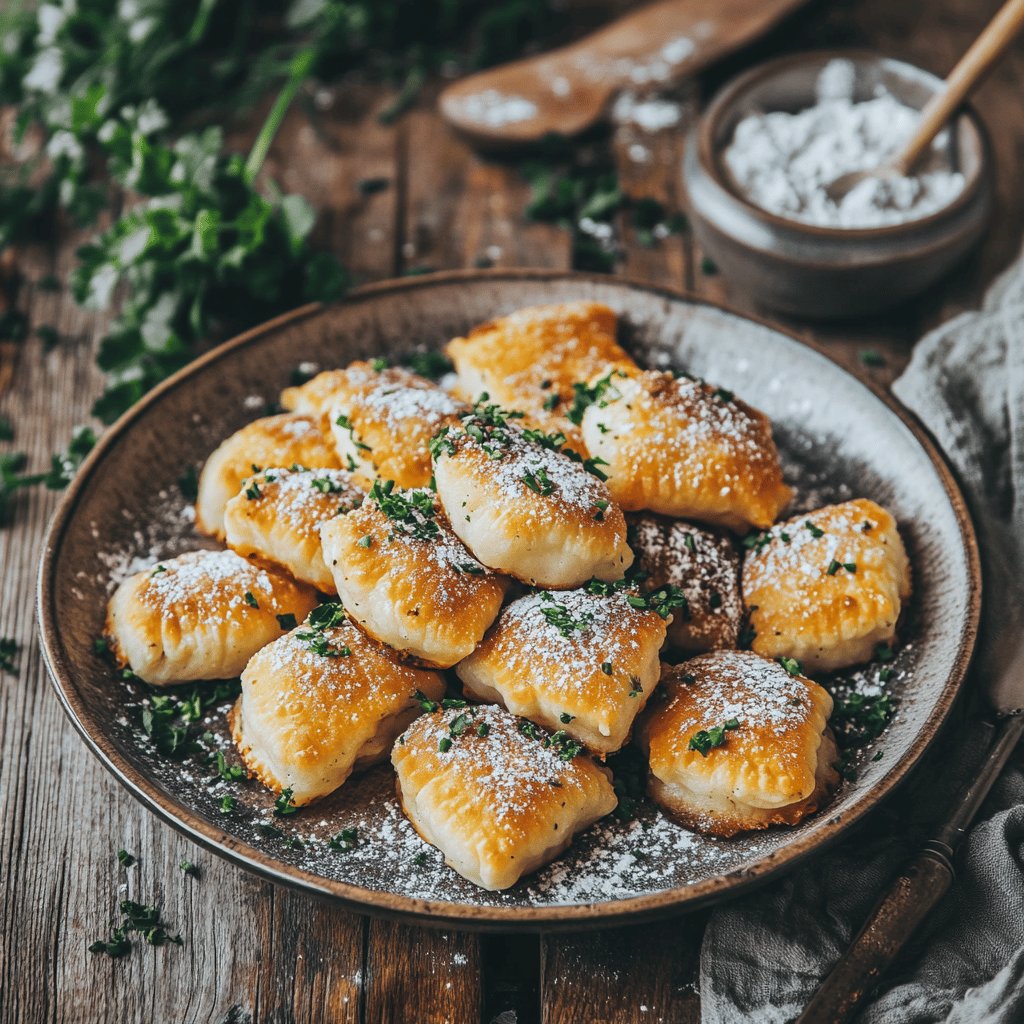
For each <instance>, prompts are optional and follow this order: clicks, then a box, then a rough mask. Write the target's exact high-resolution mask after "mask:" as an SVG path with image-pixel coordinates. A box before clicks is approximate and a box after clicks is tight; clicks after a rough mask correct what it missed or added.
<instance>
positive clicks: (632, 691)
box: [629, 676, 644, 697]
mask: <svg viewBox="0 0 1024 1024" xmlns="http://www.w3.org/2000/svg"><path fill="white" fill-rule="evenodd" d="M643 692H644V688H643V687H642V686H641V685H640V677H639V676H630V677H629V695H630V697H639V696H640V694H641V693H643Z"/></svg>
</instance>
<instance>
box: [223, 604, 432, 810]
mask: <svg viewBox="0 0 1024 1024" xmlns="http://www.w3.org/2000/svg"><path fill="white" fill-rule="evenodd" d="M324 608H325V606H321V608H320V609H318V610H317V613H316V614H315V615H314V616H313V618H312V620H310V621H307V622H304V623H303V624H302V625H301V626H300V627H299V628H298V629H294V630H292V631H291V632H290V633H288V634H287V635H286V636H283V637H280V638H279V639H278V640H275V641H274V643H272V644H270V645H269V646H267V647H264V648H263V649H262V650H261V651H260V652H259V653H258V654H256V655H255V656H254V657H253V658H252V660H251V661H250V662H249V664H248V665H247V666H246V668H245V671H244V672H243V673H242V694H241V696H240V697H239V698H238V701H237V703H236V704H235V707H234V709H233V710H232V712H231V718H230V723H231V735H232V738H233V739H234V741H235V745H236V746H237V747H238V750H239V753H240V754H241V755H242V761H243V762H244V763H245V766H246V768H248V770H249V772H250V773H251V774H253V775H255V776H256V778H258V779H259V780H260V782H262V783H263V785H264V786H267V787H268V788H269V789H272V790H274V791H275V792H281V791H282V790H286V789H287V790H291V801H292V803H294V804H295V805H296V806H301V805H302V804H308V803H309V802H310V801H312V800H316V799H318V798H319V797H323V796H326V795H327V794H328V793H331V792H333V791H334V790H336V789H337V788H338V787H339V786H340V785H341V784H342V783H343V782H344V781H345V780H346V779H347V778H348V777H349V775H351V774H352V772H353V771H356V770H358V769H361V768H364V767H367V766H369V765H371V764H376V763H377V762H378V761H383V760H386V759H387V756H388V752H389V751H390V750H391V745H392V744H393V743H394V741H395V737H396V736H397V735H398V734H399V733H400V732H401V731H402V730H403V729H404V728H405V727H406V726H407V725H408V724H409V722H411V721H412V719H413V718H414V717H415V716H416V715H417V714H419V704H418V702H417V701H416V700H415V699H414V696H415V694H416V692H417V691H419V692H420V693H421V694H423V695H425V696H426V697H428V698H431V699H434V700H440V698H441V696H442V695H443V694H444V680H443V679H442V678H441V676H439V675H438V674H437V673H436V672H427V671H424V670H422V669H417V668H413V667H412V666H410V665H406V664H403V663H402V662H401V660H400V659H399V658H398V657H397V656H396V655H395V654H394V653H393V652H392V651H390V650H388V648H386V647H384V646H383V645H381V644H379V643H377V641H375V640H372V639H371V638H370V637H368V636H367V635H366V634H365V633H364V632H363V631H362V630H360V629H359V628H357V627H356V626H354V625H353V624H352V623H351V622H349V621H348V620H347V619H344V618H342V617H341V616H342V614H343V613H342V612H341V608H340V605H334V606H330V605H328V606H326V608H327V610H328V611H336V614H333V615H332V614H327V615H325V614H324ZM335 618H337V619H338V621H336V622H334V623H333V624H331V625H326V623H328V622H331V621H332V619H335ZM317 621H319V623H320V626H317V625H315V622H317Z"/></svg>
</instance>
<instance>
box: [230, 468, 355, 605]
mask: <svg viewBox="0 0 1024 1024" xmlns="http://www.w3.org/2000/svg"><path fill="white" fill-rule="evenodd" d="M364 497H365V493H364V492H363V491H362V490H361V489H360V488H359V487H357V486H356V485H355V483H354V481H353V478H352V475H351V474H350V473H349V472H348V471H347V470H344V469H283V468H280V467H273V468H270V469H266V470H264V471H263V472H262V473H256V474H254V475H253V476H251V477H247V478H246V479H245V480H244V481H243V482H242V487H241V490H240V491H239V492H238V494H236V495H235V496H234V497H233V498H232V499H231V500H230V501H229V502H228V503H227V507H226V508H225V510H224V537H225V540H226V542H227V545H228V547H230V548H232V549H233V550H234V551H237V552H238V553H239V554H240V555H244V556H245V557H246V558H259V559H262V560H263V561H267V562H273V563H274V564H275V565H280V566H282V567H283V568H285V569H287V570H288V572H290V573H291V574H292V575H293V576H294V577H295V578H296V579H297V580H301V581H302V582H303V583H310V584H312V585H313V586H314V587H316V588H317V590H322V591H325V592H327V593H330V592H331V591H333V590H334V577H333V576H332V575H331V572H330V570H329V569H328V568H327V566H326V565H325V564H324V559H323V553H322V552H321V550H320V524H321V523H325V522H326V521H327V520H328V519H332V518H334V516H337V515H340V514H341V513H342V512H349V511H351V510H352V509H353V508H356V507H358V506H359V505H360V503H361V502H362V500H363V498H364Z"/></svg>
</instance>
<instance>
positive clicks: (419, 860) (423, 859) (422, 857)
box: [412, 850, 427, 868]
mask: <svg viewBox="0 0 1024 1024" xmlns="http://www.w3.org/2000/svg"><path fill="white" fill-rule="evenodd" d="M412 862H413V864H415V865H416V867H418V868H422V867H426V865H427V855H426V853H424V852H423V850H420V852H419V853H417V854H416V856H415V857H413V859H412Z"/></svg>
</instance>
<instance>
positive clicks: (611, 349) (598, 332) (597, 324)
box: [448, 302, 636, 452]
mask: <svg viewBox="0 0 1024 1024" xmlns="http://www.w3.org/2000/svg"><path fill="white" fill-rule="evenodd" d="M615 331H616V316H615V313H614V311H613V310H611V309H610V308H609V307H608V306H605V305H604V304H602V303H600V302H565V303H559V304H557V305H551V306H533V307H530V308H528V309H520V310H518V311H517V312H515V313H510V314H509V315H508V316H503V317H499V318H498V319H497V320H492V321H490V322H489V323H486V324H481V325H480V326H479V327H475V328H474V329H473V330H472V331H470V332H469V334H468V335H467V336H466V337H465V338H455V339H454V340H453V341H452V342H450V343H449V345H448V355H449V356H450V357H451V359H452V362H453V363H454V364H455V371H456V373H457V374H458V392H459V394H460V395H461V396H462V397H463V398H465V399H466V400H467V401H470V402H475V401H477V400H478V399H479V398H480V396H481V395H482V394H484V393H486V394H488V395H490V400H491V401H492V402H496V403H497V404H498V405H500V406H502V407H504V408H506V409H518V410H521V411H522V412H524V413H526V415H527V417H528V419H529V421H530V422H531V423H532V424H535V425H537V426H539V427H540V428H542V429H543V430H547V431H550V432H552V433H558V432H561V433H563V434H565V436H566V438H567V439H568V443H569V446H570V447H571V448H573V449H575V450H576V451H579V452H582V451H583V446H582V435H581V434H580V430H579V426H578V422H579V421H578V418H577V419H576V420H575V422H574V420H572V419H570V418H569V417H568V416H567V415H566V414H567V413H568V412H569V411H570V410H571V409H572V408H573V405H574V399H575V395H576V391H575V388H574V385H577V384H581V385H582V384H586V382H588V381H590V380H591V379H593V378H594V377H598V376H601V375H602V374H605V373H607V372H608V371H609V370H610V369H611V368H612V367H613V366H618V365H623V366H628V367H633V366H635V365H636V364H635V363H634V362H633V360H632V359H631V358H630V356H629V354H628V353H627V352H626V351H625V350H624V349H623V348H621V347H620V345H619V343H618V342H617V341H616V340H615Z"/></svg>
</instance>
